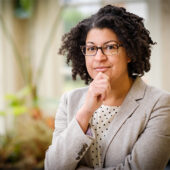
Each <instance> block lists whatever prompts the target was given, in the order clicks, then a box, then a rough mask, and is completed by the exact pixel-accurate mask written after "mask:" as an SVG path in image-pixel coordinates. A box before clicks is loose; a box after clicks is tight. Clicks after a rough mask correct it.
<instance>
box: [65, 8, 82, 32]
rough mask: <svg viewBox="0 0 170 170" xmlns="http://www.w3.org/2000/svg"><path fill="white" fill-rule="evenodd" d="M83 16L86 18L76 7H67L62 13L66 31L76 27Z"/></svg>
mask: <svg viewBox="0 0 170 170" xmlns="http://www.w3.org/2000/svg"><path fill="white" fill-rule="evenodd" d="M83 18H85V15H84V14H83V13H81V12H80V11H79V10H77V9H76V8H66V9H65V10H64V11H63V13H62V19H63V22H64V31H65V32H68V31H70V29H71V28H72V27H74V26H75V25H76V24H77V23H78V22H79V21H81V20H82V19H83Z"/></svg>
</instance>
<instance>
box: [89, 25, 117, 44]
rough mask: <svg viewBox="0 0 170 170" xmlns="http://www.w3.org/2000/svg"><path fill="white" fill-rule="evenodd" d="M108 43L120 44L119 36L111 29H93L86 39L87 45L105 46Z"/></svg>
mask: <svg viewBox="0 0 170 170" xmlns="http://www.w3.org/2000/svg"><path fill="white" fill-rule="evenodd" d="M108 41H115V42H119V41H118V38H117V35H116V34H115V33H114V32H113V31H112V30H111V29H109V28H102V29H100V28H92V29H91V30H90V31H89V32H88V33H87V37H86V44H88V43H94V44H97V45H101V44H104V43H106V42H108Z"/></svg>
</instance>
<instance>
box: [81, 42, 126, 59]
mask: <svg viewBox="0 0 170 170" xmlns="http://www.w3.org/2000/svg"><path fill="white" fill-rule="evenodd" d="M122 46H123V45H122V44H118V43H115V42H109V43H106V44H104V45H102V46H101V47H97V46H95V45H82V46H80V48H81V51H82V53H83V54H84V55H85V56H95V55H96V54H97V51H98V49H101V51H102V53H103V54H104V55H107V56H112V55H116V54H117V53H118V49H119V48H120V47H122Z"/></svg>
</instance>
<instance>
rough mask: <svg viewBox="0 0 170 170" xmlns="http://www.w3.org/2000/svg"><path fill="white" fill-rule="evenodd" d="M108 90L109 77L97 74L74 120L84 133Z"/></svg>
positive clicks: (109, 87)
mask: <svg viewBox="0 0 170 170" xmlns="http://www.w3.org/2000/svg"><path fill="white" fill-rule="evenodd" d="M110 89H111V86H110V80H109V77H108V76H107V75H105V74H104V73H101V72H100V73H98V74H97V76H96V77H95V78H94V80H93V81H92V82H91V84H90V86H89V89H88V92H87V96H86V100H85V103H84V105H83V106H82V107H81V108H80V110H79V111H78V112H77V114H76V119H77V121H78V123H79V124H80V126H81V128H82V130H83V131H84V132H86V130H87V127H88V123H89V120H90V118H91V116H92V115H93V113H94V112H95V110H97V109H98V108H99V107H100V106H101V105H102V103H103V101H104V100H105V99H106V98H107V95H108V94H109V91H110Z"/></svg>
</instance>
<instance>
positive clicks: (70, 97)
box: [61, 86, 88, 103]
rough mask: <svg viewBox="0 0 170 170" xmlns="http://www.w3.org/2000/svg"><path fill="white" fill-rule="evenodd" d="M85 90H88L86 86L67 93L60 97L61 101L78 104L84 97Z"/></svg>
mask: <svg viewBox="0 0 170 170" xmlns="http://www.w3.org/2000/svg"><path fill="white" fill-rule="evenodd" d="M87 90H88V86H87V87H82V88H77V89H74V90H71V91H67V92H65V93H64V94H63V95H62V97H61V99H63V100H65V101H66V102H77V103H78V102H79V101H81V100H82V99H83V98H84V97H85V95H86V93H87Z"/></svg>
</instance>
